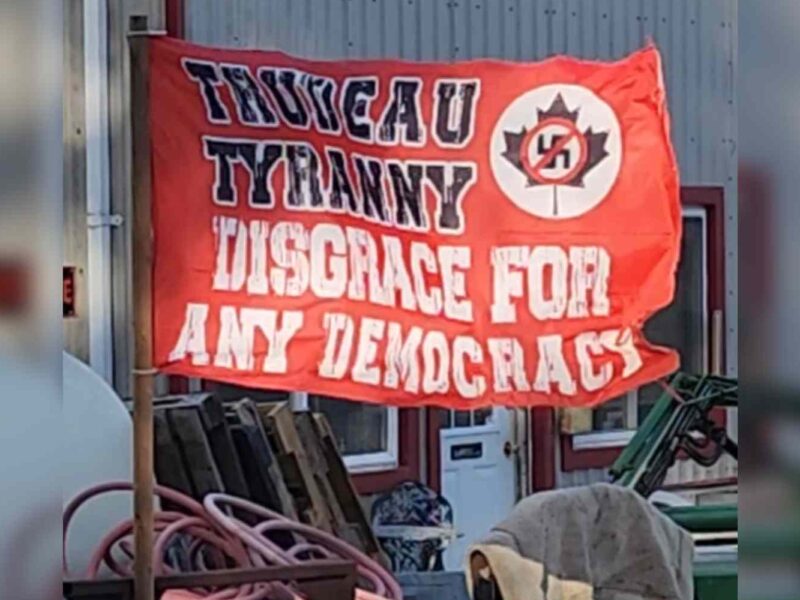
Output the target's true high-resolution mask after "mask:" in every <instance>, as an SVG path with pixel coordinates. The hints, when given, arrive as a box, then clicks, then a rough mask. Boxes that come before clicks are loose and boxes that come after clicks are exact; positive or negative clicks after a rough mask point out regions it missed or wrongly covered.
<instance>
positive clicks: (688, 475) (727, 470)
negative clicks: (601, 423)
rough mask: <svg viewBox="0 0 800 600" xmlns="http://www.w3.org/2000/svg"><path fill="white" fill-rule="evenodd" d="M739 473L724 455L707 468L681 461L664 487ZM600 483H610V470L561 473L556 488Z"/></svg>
mask: <svg viewBox="0 0 800 600" xmlns="http://www.w3.org/2000/svg"><path fill="white" fill-rule="evenodd" d="M737 472H738V465H737V463H736V461H735V460H734V459H733V458H732V457H730V456H728V455H724V456H723V457H722V458H720V460H719V462H717V464H715V465H714V466H712V467H709V468H706V467H702V466H700V465H698V464H697V463H695V462H693V461H690V460H679V461H678V462H676V463H675V465H673V467H672V468H671V469H670V470H669V471H668V472H667V477H666V479H665V480H664V485H673V484H680V483H685V482H689V481H708V480H719V479H727V478H729V477H735V476H736V474H737ZM599 481H608V469H582V470H578V471H569V472H559V473H557V475H556V487H574V486H578V485H588V484H590V483H597V482H599Z"/></svg>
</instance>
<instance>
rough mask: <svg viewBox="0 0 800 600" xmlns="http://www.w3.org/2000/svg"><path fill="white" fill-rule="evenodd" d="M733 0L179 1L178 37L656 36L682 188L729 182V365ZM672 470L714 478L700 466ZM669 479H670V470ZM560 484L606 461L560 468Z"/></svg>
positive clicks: (580, 45)
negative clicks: (182, 17)
mask: <svg viewBox="0 0 800 600" xmlns="http://www.w3.org/2000/svg"><path fill="white" fill-rule="evenodd" d="M736 10H737V9H736V0H669V1H667V0H228V1H227V2H221V1H219V0H185V11H186V13H185V31H186V37H187V38H188V39H189V40H191V41H194V42H198V43H203V44H210V45H216V46H231V47H252V48H269V49H279V50H282V51H284V52H288V53H290V54H295V55H298V56H303V57H308V58H323V59H343V58H402V59H409V60H434V61H452V60H464V59H473V58H489V57H490V58H502V59H507V60H528V61H530V60H538V59H542V58H545V57H547V56H550V55H552V54H570V55H574V56H577V57H582V58H588V59H605V60H610V59H617V58H620V57H622V56H624V55H626V54H628V53H629V52H631V51H633V50H636V49H637V48H640V47H642V46H643V45H644V44H646V43H647V42H648V40H653V41H654V42H655V43H656V45H657V46H658V47H659V49H660V50H661V53H662V57H663V61H664V77H665V82H666V86H667V92H668V95H669V108H670V112H671V116H672V140H673V144H674V146H675V150H676V153H677V157H678V162H679V165H680V175H681V180H682V182H683V183H684V184H687V185H713V186H723V187H724V188H725V200H726V222H725V225H726V226H725V242H726V244H725V245H726V273H725V280H726V288H727V290H726V295H727V296H726V300H727V304H726V323H727V330H726V350H727V361H726V363H727V365H729V367H730V369H731V370H730V374H732V375H735V373H736V364H737V351H736V343H737V339H736V338H737V332H736V320H737V294H736V290H737V285H738V284H737V270H736V261H737V257H736V247H737V221H736V207H737V189H736V169H737V153H736V136H737V130H736V120H737V115H736V110H737V108H736V93H735V89H736V80H735V73H736V32H737V28H736ZM683 468H687V469H688V468H689V467H676V471H675V474H674V477H684V476H685V477H691V478H696V477H703V478H705V477H716V476H724V474H725V473H729V471H730V468H731V467H730V466H724V465H722V464H721V465H719V466H715V467H714V468H712V470H711V471H710V472H707V473H702V474H698V473H688V472H686V473H681V472H680V471H679V469H683ZM670 477H673V474H672V473H671V475H670ZM559 478H560V482H561V483H563V484H564V485H574V484H575V483H588V482H590V481H597V480H600V479H604V478H605V472H604V471H603V470H589V471H585V472H584V471H581V472H574V473H560V474H559Z"/></svg>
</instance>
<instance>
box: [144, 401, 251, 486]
mask: <svg viewBox="0 0 800 600" xmlns="http://www.w3.org/2000/svg"><path fill="white" fill-rule="evenodd" d="M154 412H155V413H156V414H159V413H160V414H161V415H163V416H162V419H163V421H162V423H165V424H166V426H167V428H168V430H169V434H170V435H171V436H172V438H173V439H174V440H175V441H176V443H177V446H178V447H179V449H180V455H181V459H182V462H183V465H184V470H185V472H186V473H187V475H188V478H189V481H190V483H191V487H192V495H193V496H194V497H195V498H197V499H198V500H201V499H202V498H203V497H204V496H205V495H206V494H209V493H212V492H226V493H229V494H233V495H236V496H240V497H242V498H250V490H249V488H248V486H247V482H246V481H245V478H244V473H243V472H242V467H241V465H240V463H239V457H238V454H237V452H236V447H235V446H234V443H233V438H232V437H231V433H230V430H229V429H228V425H227V422H226V420H225V412H224V408H223V405H222V403H221V402H219V400H217V399H216V398H214V396H213V395H212V394H207V393H201V394H188V395H181V396H166V397H163V398H159V399H157V400H156V402H155V406H154ZM162 435H164V434H163V433H162ZM165 483H166V482H165ZM168 485H169V484H168Z"/></svg>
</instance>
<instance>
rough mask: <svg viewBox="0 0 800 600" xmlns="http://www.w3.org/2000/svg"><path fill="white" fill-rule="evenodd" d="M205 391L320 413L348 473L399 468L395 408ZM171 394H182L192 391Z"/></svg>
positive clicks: (221, 388)
mask: <svg viewBox="0 0 800 600" xmlns="http://www.w3.org/2000/svg"><path fill="white" fill-rule="evenodd" d="M190 384H191V382H190ZM188 387H189V388H191V387H192V386H191V385H189V386H188ZM205 387H206V389H207V390H209V391H213V392H214V393H215V394H217V395H218V396H219V397H220V398H222V399H223V400H234V399H238V398H243V397H245V396H246V397H249V398H252V399H253V400H256V401H259V402H291V404H292V409H293V410H295V411H300V410H312V411H314V412H321V413H323V414H324V415H325V416H326V417H327V418H328V422H329V423H330V424H331V429H332V430H333V435H334V436H335V437H336V442H337V444H338V446H339V452H341V453H342V457H343V458H344V462H345V464H346V465H347V468H348V470H349V471H350V472H351V473H374V472H378V471H389V470H392V469H397V468H398V466H400V462H401V461H400V452H399V442H398V438H399V436H398V432H399V429H400V427H399V419H398V410H397V409H396V408H393V407H386V406H378V405H375V404H367V403H362V402H350V401H347V400H339V399H337V398H331V397H328V396H319V395H315V394H306V393H305V392H295V393H289V392H281V391H270V390H259V389H250V388H243V387H239V386H235V385H230V384H224V383H215V382H211V381H207V382H205ZM174 391H176V392H179V393H185V392H187V391H191V390H190V389H181V390H174Z"/></svg>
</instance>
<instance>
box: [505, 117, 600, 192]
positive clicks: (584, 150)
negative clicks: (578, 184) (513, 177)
mask: <svg viewBox="0 0 800 600" xmlns="http://www.w3.org/2000/svg"><path fill="white" fill-rule="evenodd" d="M556 126H557V127H558V128H559V130H563V129H566V133H564V134H563V135H562V137H561V138H559V140H558V141H557V142H556V143H555V144H553V145H552V147H550V148H549V149H548V150H547V151H546V152H545V153H544V154H541V155H539V158H538V160H537V161H536V162H535V163H533V164H532V163H531V160H530V152H529V151H530V145H531V144H532V143H533V141H534V140H536V139H537V138H538V136H539V135H542V134H543V130H544V129H545V128H547V127H556ZM573 139H577V140H578V144H579V148H580V151H579V153H578V157H577V158H578V159H577V161H576V162H575V164H574V165H573V166H572V167H571V168H570V169H569V170H568V171H567V172H566V173H564V174H563V175H560V176H558V177H548V176H547V175H546V174H544V173H543V172H542V171H544V170H545V168H546V166H547V165H548V164H550V162H551V161H552V160H553V159H554V158H555V157H556V156H557V155H558V154H559V153H560V152H561V151H562V150H563V149H564V148H565V147H566V145H567V144H569V143H570V142H571V141H572V140H573ZM588 158H589V152H588V146H587V143H586V138H585V137H584V135H583V134H582V133H581V132H580V131H579V130H578V128H577V126H576V125H575V123H573V122H572V121H570V120H569V119H564V118H561V117H550V118H547V119H542V120H541V121H539V123H537V124H536V127H534V128H533V129H531V130H530V131H529V132H527V133H526V134H525V137H524V138H523V140H522V146H521V148H520V157H519V159H520V162H521V163H522V167H523V168H524V169H525V172H526V173H527V174H528V175H529V176H530V177H531V179H533V180H534V181H536V182H538V183H541V184H549V185H557V184H560V183H567V182H569V181H571V180H572V179H574V178H575V177H576V176H577V175H578V173H580V172H581V169H583V167H584V165H586V161H587V160H588Z"/></svg>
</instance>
